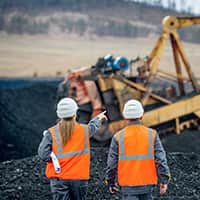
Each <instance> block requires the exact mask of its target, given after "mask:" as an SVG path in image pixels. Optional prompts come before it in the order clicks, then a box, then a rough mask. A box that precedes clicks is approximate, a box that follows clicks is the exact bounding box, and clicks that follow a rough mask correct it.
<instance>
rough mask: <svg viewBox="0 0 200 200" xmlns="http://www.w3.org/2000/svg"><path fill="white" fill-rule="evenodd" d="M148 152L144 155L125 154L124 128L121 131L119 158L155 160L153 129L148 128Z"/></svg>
mask: <svg viewBox="0 0 200 200" xmlns="http://www.w3.org/2000/svg"><path fill="white" fill-rule="evenodd" d="M148 141H149V142H148V154H143V155H125V150H124V130H121V131H120V134H119V143H120V152H119V160H147V159H152V160H154V155H153V134H152V129H150V128H149V129H148Z"/></svg>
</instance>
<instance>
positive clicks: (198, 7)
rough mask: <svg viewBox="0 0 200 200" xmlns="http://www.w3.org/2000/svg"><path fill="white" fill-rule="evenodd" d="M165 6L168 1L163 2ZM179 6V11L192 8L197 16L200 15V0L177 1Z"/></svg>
mask: <svg viewBox="0 0 200 200" xmlns="http://www.w3.org/2000/svg"><path fill="white" fill-rule="evenodd" d="M162 1H163V3H164V4H165V5H167V2H168V0H162ZM175 2H176V4H177V9H178V10H181V9H184V6H183V5H185V7H186V8H187V7H191V8H192V11H193V13H194V14H196V15H200V0H175Z"/></svg>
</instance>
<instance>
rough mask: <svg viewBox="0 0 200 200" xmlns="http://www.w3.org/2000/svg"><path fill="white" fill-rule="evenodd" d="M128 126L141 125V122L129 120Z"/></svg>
mask: <svg viewBox="0 0 200 200" xmlns="http://www.w3.org/2000/svg"><path fill="white" fill-rule="evenodd" d="M128 125H143V122H142V121H140V120H138V121H133V120H129V121H128Z"/></svg>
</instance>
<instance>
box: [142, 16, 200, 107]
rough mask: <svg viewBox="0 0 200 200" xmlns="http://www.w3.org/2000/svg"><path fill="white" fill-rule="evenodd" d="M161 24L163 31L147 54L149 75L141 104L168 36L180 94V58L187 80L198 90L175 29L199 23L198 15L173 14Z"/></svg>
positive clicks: (144, 100) (181, 89)
mask: <svg viewBox="0 0 200 200" xmlns="http://www.w3.org/2000/svg"><path fill="white" fill-rule="evenodd" d="M162 24H163V32H162V34H161V36H160V37H159V39H158V41H157V43H156V46H155V47H154V49H153V50H152V52H151V53H150V55H149V59H148V60H147V66H148V69H147V70H148V71H149V77H148V81H147V92H146V93H145V94H144V96H143V99H142V102H143V105H146V103H147V101H148V98H149V96H150V94H151V82H152V81H153V80H154V78H155V76H156V74H157V72H158V71H159V70H158V67H159V64H160V59H161V56H162V54H163V50H164V47H165V46H166V42H167V40H168V38H170V41H171V45H172V50H173V56H174V62H175V67H176V73H177V76H176V77H177V80H178V85H179V89H180V94H181V95H184V93H185V92H184V86H183V80H184V78H183V75H182V70H181V62H180V59H182V62H183V64H184V65H185V69H186V72H187V74H188V77H189V80H190V81H191V82H192V85H193V88H194V90H195V91H196V92H199V91H200V88H199V86H198V83H197V80H196V78H195V77H194V74H193V73H192V71H191V66H190V63H189V61H188V59H187V56H186V54H185V51H184V48H183V45H182V43H181V41H180V39H179V35H178V32H177V29H180V28H183V27H189V26H192V25H195V24H200V17H175V16H167V17H165V18H164V19H163V21H162Z"/></svg>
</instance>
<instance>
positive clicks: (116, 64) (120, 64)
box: [104, 54, 129, 71]
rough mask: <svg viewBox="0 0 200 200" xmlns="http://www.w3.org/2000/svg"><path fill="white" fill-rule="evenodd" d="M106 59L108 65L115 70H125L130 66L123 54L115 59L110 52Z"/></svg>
mask: <svg viewBox="0 0 200 200" xmlns="http://www.w3.org/2000/svg"><path fill="white" fill-rule="evenodd" d="M104 60H105V61H106V64H107V66H109V67H110V66H111V67H112V69H113V70H114V71H118V70H121V71H125V70H127V69H128V68H129V61H128V59H127V58H125V57H123V56H119V57H117V58H116V59H115V58H113V56H112V55H111V54H108V55H106V56H105V57H104Z"/></svg>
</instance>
